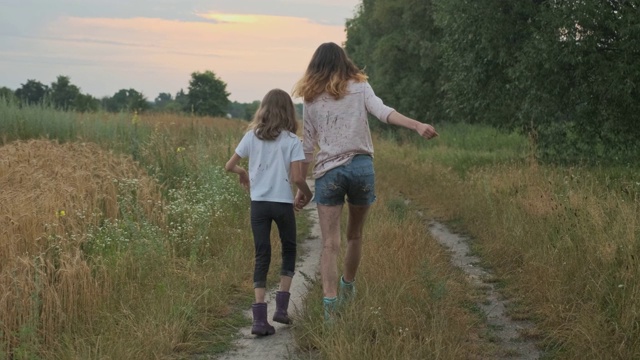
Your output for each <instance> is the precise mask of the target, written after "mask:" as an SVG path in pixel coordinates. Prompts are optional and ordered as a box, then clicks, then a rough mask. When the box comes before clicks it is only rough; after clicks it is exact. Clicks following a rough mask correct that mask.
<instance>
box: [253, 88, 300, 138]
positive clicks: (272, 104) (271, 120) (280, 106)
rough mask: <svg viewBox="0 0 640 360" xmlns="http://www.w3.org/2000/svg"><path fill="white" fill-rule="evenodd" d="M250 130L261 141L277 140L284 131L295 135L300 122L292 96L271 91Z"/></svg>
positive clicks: (259, 108) (282, 92)
mask: <svg viewBox="0 0 640 360" xmlns="http://www.w3.org/2000/svg"><path fill="white" fill-rule="evenodd" d="M249 130H253V132H254V133H255V134H256V136H257V137H258V139H260V140H275V139H276V138H277V137H278V135H280V133H281V132H282V130H287V131H290V132H291V133H293V134H295V133H296V131H298V122H297V120H296V110H295V108H294V106H293V101H292V100H291V96H289V94H287V92H286V91H284V90H281V89H273V90H271V91H269V92H268V93H267V94H266V95H265V96H264V98H263V99H262V101H261V102H260V106H259V107H258V110H257V111H256V113H255V115H254V116H253V120H252V121H251V123H250V124H249Z"/></svg>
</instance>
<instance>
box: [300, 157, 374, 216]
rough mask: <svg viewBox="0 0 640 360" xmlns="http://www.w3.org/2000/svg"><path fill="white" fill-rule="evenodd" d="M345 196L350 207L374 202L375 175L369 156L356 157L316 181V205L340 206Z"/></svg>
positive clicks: (314, 199)
mask: <svg viewBox="0 0 640 360" xmlns="http://www.w3.org/2000/svg"><path fill="white" fill-rule="evenodd" d="M345 196H346V197H347V201H348V202H349V204H352V205H360V206H363V205H371V204H373V202H374V201H376V193H375V173H374V171H373V158H372V157H371V156H370V155H364V154H359V155H356V156H354V157H353V159H351V161H350V162H348V163H346V164H344V165H341V166H338V167H337V168H334V169H331V170H329V171H327V172H326V173H325V174H324V175H322V176H321V177H319V178H318V179H316V193H315V196H314V198H313V201H315V202H316V203H317V204H318V205H327V206H335V205H342V204H344V199H345Z"/></svg>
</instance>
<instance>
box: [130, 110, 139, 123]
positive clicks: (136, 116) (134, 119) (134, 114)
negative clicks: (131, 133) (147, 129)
mask: <svg viewBox="0 0 640 360" xmlns="http://www.w3.org/2000/svg"><path fill="white" fill-rule="evenodd" d="M131 123H132V124H137V123H138V111H134V112H133V118H131Z"/></svg>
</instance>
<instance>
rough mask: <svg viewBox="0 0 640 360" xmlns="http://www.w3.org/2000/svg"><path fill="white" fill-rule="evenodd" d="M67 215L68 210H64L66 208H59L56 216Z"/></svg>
mask: <svg viewBox="0 0 640 360" xmlns="http://www.w3.org/2000/svg"><path fill="white" fill-rule="evenodd" d="M65 215H67V212H66V211H64V210H58V211H56V216H57V217H63V216H65Z"/></svg>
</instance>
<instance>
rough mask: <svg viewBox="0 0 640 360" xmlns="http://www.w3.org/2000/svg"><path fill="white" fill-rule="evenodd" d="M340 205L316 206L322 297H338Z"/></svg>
mask: <svg viewBox="0 0 640 360" xmlns="http://www.w3.org/2000/svg"><path fill="white" fill-rule="evenodd" d="M341 213H342V205H336V206H327V205H318V220H319V222H320V232H321V233H322V257H321V258H320V275H321V277H322V292H323V293H324V297H326V298H333V297H336V296H337V295H338V252H339V251H340V214H341Z"/></svg>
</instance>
